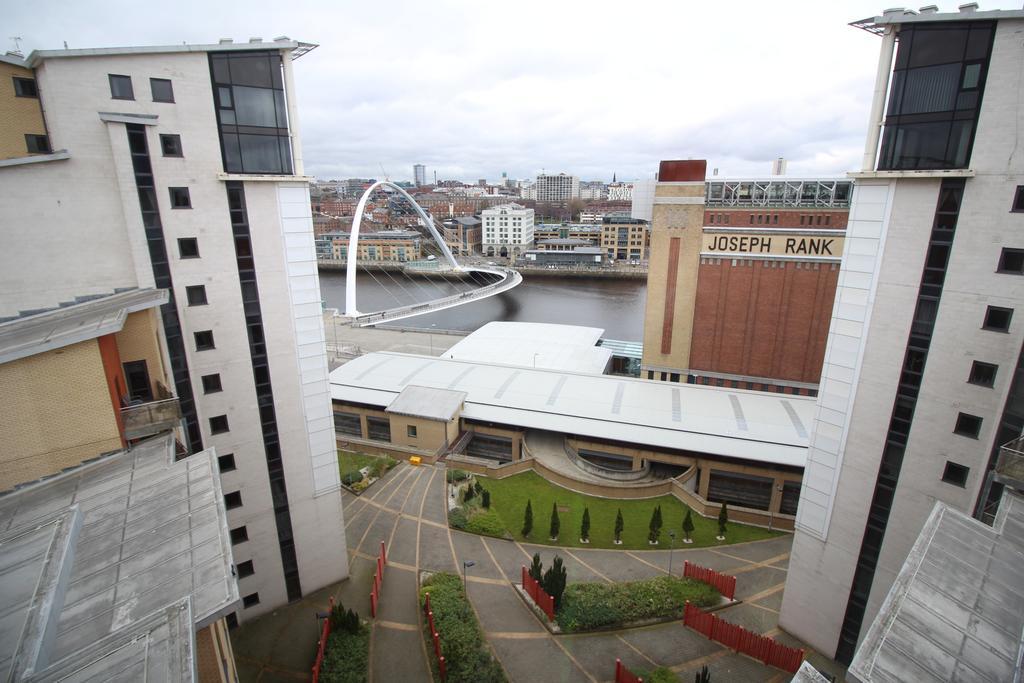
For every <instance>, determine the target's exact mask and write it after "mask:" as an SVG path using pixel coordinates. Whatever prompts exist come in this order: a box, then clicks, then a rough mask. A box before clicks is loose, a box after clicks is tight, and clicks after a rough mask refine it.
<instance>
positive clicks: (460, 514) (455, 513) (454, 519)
mask: <svg viewBox="0 0 1024 683" xmlns="http://www.w3.org/2000/svg"><path fill="white" fill-rule="evenodd" d="M467 524H469V518H468V517H467V516H466V511H465V510H463V509H462V508H455V509H454V510H449V511H448V525H449V526H450V527H451V528H453V529H465V528H466V525H467Z"/></svg>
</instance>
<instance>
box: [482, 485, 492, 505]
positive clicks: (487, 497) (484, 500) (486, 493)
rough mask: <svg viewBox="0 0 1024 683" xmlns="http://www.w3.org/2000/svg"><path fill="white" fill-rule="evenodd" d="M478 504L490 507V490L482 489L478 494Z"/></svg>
mask: <svg viewBox="0 0 1024 683" xmlns="http://www.w3.org/2000/svg"><path fill="white" fill-rule="evenodd" d="M480 504H481V505H483V506H484V509H490V507H491V492H490V491H488V490H487V489H484V490H483V493H481V494H480Z"/></svg>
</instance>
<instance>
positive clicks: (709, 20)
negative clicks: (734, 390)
mask: <svg viewBox="0 0 1024 683" xmlns="http://www.w3.org/2000/svg"><path fill="white" fill-rule="evenodd" d="M189 5H190V3H188V2H186V3H185V4H184V5H182V6H176V7H175V8H174V9H173V10H171V9H170V8H166V9H164V8H154V9H153V11H152V14H149V15H147V16H145V17H143V16H138V15H136V13H133V12H129V11H120V10H121V8H123V9H127V7H128V6H127V4H126V3H103V4H102V5H100V4H99V3H82V4H80V5H73V6H69V7H63V6H62V7H60V8H59V11H57V9H58V6H57V5H56V3H52V2H51V3H42V4H41V5H34V6H32V7H31V8H28V7H27V6H26V7H18V6H13V7H11V8H9V9H8V11H7V12H6V15H7V22H6V25H7V26H8V31H9V33H8V36H19V37H20V42H19V44H20V47H21V50H22V51H23V52H24V53H25V54H26V55H27V54H28V53H30V52H31V51H32V50H34V49H60V48H61V46H62V45H63V44H64V42H65V41H66V42H67V44H68V47H70V48H87V47H104V46H110V45H169V44H176V43H180V42H182V41H185V42H189V43H198V44H209V43H215V42H217V40H218V39H219V38H232V39H233V40H234V41H235V42H236V43H238V42H246V41H248V39H249V37H250V36H262V37H263V38H264V39H267V40H269V39H271V38H274V37H275V36H277V35H280V34H285V35H288V36H290V37H291V38H293V39H297V40H303V41H309V42H315V43H318V44H319V45H320V47H318V48H317V49H315V50H313V51H312V52H310V53H309V54H307V55H305V56H304V57H303V58H302V61H303V64H302V68H301V69H298V70H297V71H296V87H297V91H298V98H299V105H300V108H301V111H302V117H301V121H300V122H299V123H300V125H301V126H302V129H303V145H304V154H305V159H306V169H307V172H308V173H309V174H311V175H315V176H317V177H319V178H325V179H329V178H346V177H383V176H385V175H386V176H388V177H390V178H391V179H393V180H412V169H413V164H424V165H426V166H427V177H428V180H430V179H432V178H433V173H434V171H436V172H437V174H438V178H439V179H440V178H459V179H465V180H475V179H478V178H487V179H489V180H490V179H494V178H498V177H500V175H501V173H502V171H505V172H507V173H508V175H509V177H512V178H529V177H533V176H535V175H536V174H537V173H539V172H541V171H542V170H544V171H547V172H566V173H571V174H573V175H577V176H579V177H580V178H581V179H585V180H591V179H593V180H603V181H606V182H607V181H609V180H611V178H612V174H613V173H614V174H617V176H618V179H619V180H634V179H644V178H651V177H653V174H654V171H655V169H656V166H657V163H658V161H659V160H661V159H673V158H674V159H686V158H706V159H708V168H709V174H710V173H711V172H712V170H713V169H715V168H718V169H719V170H720V173H721V174H722V175H726V176H737V175H748V176H749V175H758V176H763V175H767V174H768V172H769V169H770V168H771V162H772V161H773V160H774V159H776V158H777V157H779V156H782V157H785V158H786V159H787V161H788V162H789V164H788V165H789V167H788V175H790V176H810V175H838V174H842V173H845V172H846V171H848V170H851V169H854V168H856V167H857V165H858V161H859V157H860V154H861V150H862V136H863V127H864V122H865V121H866V120H867V116H868V111H867V103H868V102H869V99H870V94H871V70H870V68H869V67H870V65H872V64H874V63H875V62H876V60H877V53H878V41H877V39H875V38H873V37H872V36H870V35H868V34H867V33H865V32H862V31H858V30H856V29H854V28H852V27H850V26H848V25H847V23H848V22H849V21H850V20H851V17H869V16H874V15H876V14H878V12H879V11H880V10H879V7H878V6H877V5H876V4H875V3H871V2H866V1H865V2H861V1H860V0H858V2H856V3H852V4H850V3H844V4H842V5H837V6H831V5H824V6H822V5H820V4H815V5H811V4H810V3H809V2H795V3H790V4H788V5H787V6H786V7H785V8H781V9H780V8H779V7H778V6H775V5H773V6H764V5H756V4H753V3H749V4H748V3H740V4H738V5H737V6H735V7H731V8H729V9H728V13H726V10H724V9H719V8H717V7H687V8H683V7H678V8H673V7H662V6H658V5H654V4H650V5H645V4H640V5H638V6H636V7H633V8H631V10H632V11H631V12H630V13H622V12H621V11H619V9H620V8H617V7H616V6H613V5H598V6H591V5H588V7H587V11H586V12H583V11H581V10H580V9H579V8H576V7H572V6H567V7H562V6H555V7H550V6H546V7H545V8H544V14H543V16H541V15H540V14H539V13H538V10H539V7H538V6H536V5H533V4H530V3H526V4H524V5H522V6H521V11H520V12H518V13H514V14H509V13H507V12H502V13H501V14H500V16H499V15H497V14H492V13H490V12H488V11H487V9H486V8H479V7H473V11H472V13H469V12H465V11H461V10H462V9H463V6H462V5H459V4H457V3H434V4H431V5H429V6H426V5H424V6H418V5H412V4H408V5H402V4H400V5H399V6H398V9H397V10H396V11H394V12H389V13H387V14H382V13H378V12H377V11H376V10H375V9H374V8H372V7H365V8H364V7H348V8H344V9H342V10H338V9H332V8H330V7H329V6H327V5H318V4H314V5H306V6H304V8H303V10H301V11H294V10H292V9H285V8H283V7H280V6H275V5H272V4H269V3H254V4H253V6H252V7H251V8H250V9H251V10H252V11H247V12H246V13H245V14H244V15H239V14H237V13H235V12H233V11H231V10H230V9H229V8H221V7H220V6H207V5H204V6H203V7H202V13H203V15H204V21H203V22H201V23H197V22H195V21H194V16H195V12H194V11H189ZM48 7H49V8H50V9H52V10H54V11H48V10H47V8H48ZM1000 7H1003V8H1008V7H1010V4H1008V3H1006V2H998V3H989V2H987V3H985V5H984V8H983V9H996V8H1000ZM195 9H197V10H198V5H195ZM941 9H942V10H943V11H951V10H955V7H953V6H952V5H950V6H946V5H943V6H942V8H941ZM40 12H44V13H46V14H47V16H48V21H47V22H38V21H37V20H36V18H35V17H36V16H37V15H38V13H40ZM103 15H107V16H117V17H118V21H117V22H103V21H96V18H97V16H103ZM737 16H738V17H740V19H736V17H737ZM396 17H399V18H400V20H396ZM613 17H614V20H612V18H613ZM655 17H657V21H652V19H654V18H655ZM726 22H730V23H729V24H728V26H726ZM709 27H715V28H717V29H720V30H708V28H709ZM268 31H270V32H271V33H272V34H273V35H271V33H268ZM496 32H497V33H496ZM496 35H499V36H500V35H506V36H513V35H514V36H519V38H517V39H516V40H508V41H500V44H501V45H504V46H505V47H503V48H502V49H500V50H494V49H493V44H492V41H493V40H494V39H495V37H496ZM381 36H386V37H387V38H386V42H384V43H382V41H381ZM638 36H644V37H643V40H642V41H640V40H639V39H637V42H636V43H635V45H633V46H632V47H631V45H630V41H631V40H632V38H631V37H638ZM723 36H725V37H726V38H727V39H723ZM6 37H7V36H5V38H6ZM623 39H625V40H626V44H625V45H624V44H623ZM14 46H15V44H14V42H13V41H12V40H10V39H8V41H7V44H6V45H5V46H4V47H5V50H6V49H13V48H14ZM624 47H625V49H623V48H624ZM755 122H756V123H755Z"/></svg>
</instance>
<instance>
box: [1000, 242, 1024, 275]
mask: <svg viewBox="0 0 1024 683" xmlns="http://www.w3.org/2000/svg"><path fill="white" fill-rule="evenodd" d="M996 272H997V273H1011V274H1013V275H1024V249H1007V248H1005V247H1004V248H1003V251H1002V253H1001V254H1000V255H999V268H997V269H996Z"/></svg>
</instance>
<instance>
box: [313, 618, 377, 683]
mask: <svg viewBox="0 0 1024 683" xmlns="http://www.w3.org/2000/svg"><path fill="white" fill-rule="evenodd" d="M369 664H370V629H369V628H367V627H366V626H363V625H360V626H359V628H358V629H357V630H356V631H355V632H354V633H350V632H349V631H346V630H343V629H342V630H337V631H335V630H333V629H332V630H331V635H330V636H328V637H327V646H326V647H325V648H324V663H323V666H322V667H321V669H320V680H321V681H323V683H366V681H367V680H368V677H367V670H368V668H369Z"/></svg>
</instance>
